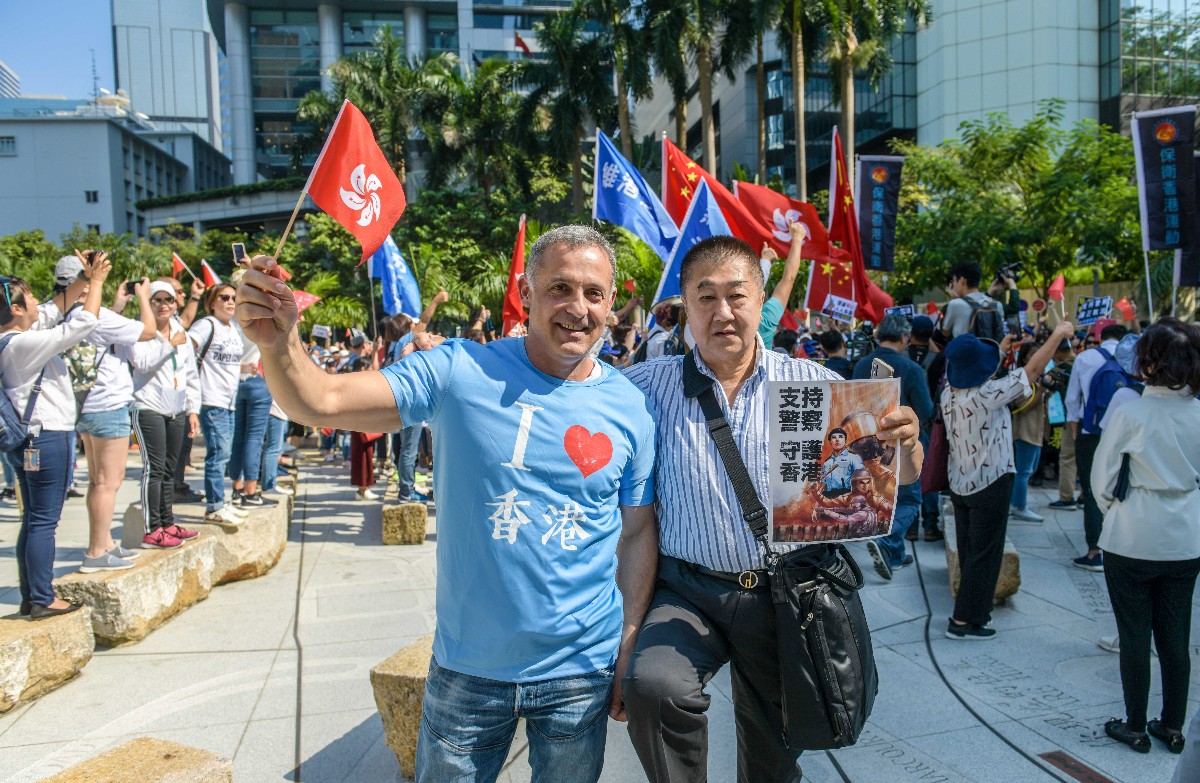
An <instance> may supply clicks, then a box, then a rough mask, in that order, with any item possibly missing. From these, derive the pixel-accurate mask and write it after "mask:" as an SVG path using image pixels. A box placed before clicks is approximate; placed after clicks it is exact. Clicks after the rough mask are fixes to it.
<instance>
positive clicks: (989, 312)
mask: <svg viewBox="0 0 1200 783" xmlns="http://www.w3.org/2000/svg"><path fill="white" fill-rule="evenodd" d="M963 301H964V302H966V303H967V305H968V306H969V307H970V308H971V320H970V321H969V322H968V324H967V331H968V332H970V333H971V334H973V335H975V336H976V337H978V338H979V339H980V340H991V341H993V342H996V343H999V342H1000V341H1001V340H1003V339H1004V332H1005V327H1004V316H1002V315H1000V313H998V312H996V308H995V307H994V305H995V304H996V300H994V299H991V298H989V299H988V300H987V302H986V303H984V304H980V303H979V302H976V301H975V300H974V299H971V298H970V297H966V296H964V297H963Z"/></svg>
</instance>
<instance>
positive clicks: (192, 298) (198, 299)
mask: <svg viewBox="0 0 1200 783" xmlns="http://www.w3.org/2000/svg"><path fill="white" fill-rule="evenodd" d="M188 299H189V300H190V301H193V302H199V301H200V297H198V296H189V297H188Z"/></svg>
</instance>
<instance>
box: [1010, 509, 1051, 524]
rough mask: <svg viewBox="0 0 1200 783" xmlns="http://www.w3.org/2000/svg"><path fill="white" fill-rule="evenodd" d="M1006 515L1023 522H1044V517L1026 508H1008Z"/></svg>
mask: <svg viewBox="0 0 1200 783" xmlns="http://www.w3.org/2000/svg"><path fill="white" fill-rule="evenodd" d="M1008 515H1009V516H1010V517H1012V518H1013V519H1019V520H1021V521H1023V522H1044V521H1045V518H1044V517H1043V516H1042V515H1041V514H1035V513H1033V512H1032V511H1030V510H1029V509H1027V508H1016V507H1013V508H1010V509H1009V510H1008Z"/></svg>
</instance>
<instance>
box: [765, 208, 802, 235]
mask: <svg viewBox="0 0 1200 783" xmlns="http://www.w3.org/2000/svg"><path fill="white" fill-rule="evenodd" d="M799 220H800V212H799V211H798V210H795V209H789V210H788V211H787V213H786V214H785V213H784V212H781V211H780V210H779V209H778V208H776V209H775V229H774V230H773V231H772V232H771V233H773V234H774V235H775V236H776V237H777V238H778V239H779V241H780V242H791V241H792V232H791V231H790V229H789V227H790V226H791V225H792V224H793V223H796V222H798V221H799Z"/></svg>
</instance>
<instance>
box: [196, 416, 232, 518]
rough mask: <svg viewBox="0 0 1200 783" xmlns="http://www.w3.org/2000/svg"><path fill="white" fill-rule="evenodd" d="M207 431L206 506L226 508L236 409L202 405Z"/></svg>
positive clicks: (205, 445)
mask: <svg viewBox="0 0 1200 783" xmlns="http://www.w3.org/2000/svg"><path fill="white" fill-rule="evenodd" d="M200 428H201V429H202V430H204V451H205V454H204V505H205V509H206V510H208V511H217V510H218V509H222V508H224V507H225V466H226V465H228V464H229V447H230V446H231V445H232V443H233V411H231V410H227V409H225V408H217V407H214V406H212V405H204V406H201V408H200Z"/></svg>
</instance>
